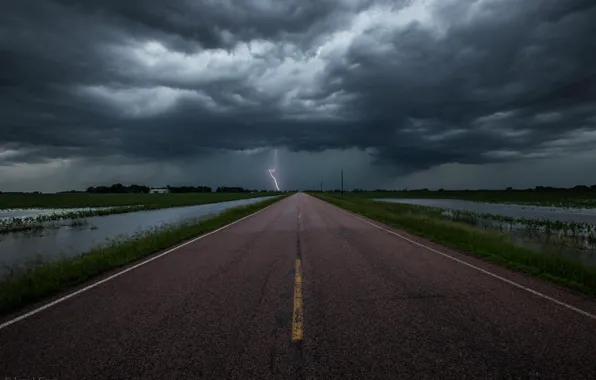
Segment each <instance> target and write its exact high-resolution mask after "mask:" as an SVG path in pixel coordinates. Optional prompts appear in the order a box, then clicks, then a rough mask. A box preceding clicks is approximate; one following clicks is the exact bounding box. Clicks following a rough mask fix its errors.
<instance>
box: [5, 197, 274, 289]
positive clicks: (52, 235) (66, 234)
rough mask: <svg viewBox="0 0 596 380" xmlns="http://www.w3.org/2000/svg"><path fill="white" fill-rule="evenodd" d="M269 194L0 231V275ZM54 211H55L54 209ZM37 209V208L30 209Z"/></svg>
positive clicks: (185, 220) (250, 201)
mask: <svg viewBox="0 0 596 380" xmlns="http://www.w3.org/2000/svg"><path fill="white" fill-rule="evenodd" d="M269 198H271V197H260V198H250V199H240V200H235V201H228V202H220V203H211V204H203V205H197V206H186V207H175V208H166V209H159V210H150V211H138V212H130V213H125V214H114V215H105V216H94V217H89V218H84V219H81V220H76V221H72V220H65V221H61V222H60V224H55V223H54V224H53V225H52V226H49V227H48V228H44V229H38V230H27V231H17V232H8V233H3V234H0V277H1V276H5V275H6V274H8V273H10V271H11V269H16V268H19V267H23V266H26V265H28V264H31V263H34V262H39V261H51V260H52V259H56V258H61V257H72V256H76V255H79V254H81V253H84V252H86V251H88V250H90V249H92V248H94V247H97V246H99V245H101V244H104V243H107V242H108V241H110V240H114V239H125V238H127V237H131V236H133V235H135V234H139V233H142V232H146V231H149V230H151V229H155V228H159V227H163V226H165V225H172V224H178V223H183V222H188V221H192V220H197V219H201V218H205V217H208V216H211V215H214V214H218V213H220V212H222V211H225V210H227V209H230V208H232V207H237V206H242V205H248V204H253V203H257V202H260V201H263V200H265V199H269ZM54 211H55V210H54ZM34 212H39V210H37V211H34Z"/></svg>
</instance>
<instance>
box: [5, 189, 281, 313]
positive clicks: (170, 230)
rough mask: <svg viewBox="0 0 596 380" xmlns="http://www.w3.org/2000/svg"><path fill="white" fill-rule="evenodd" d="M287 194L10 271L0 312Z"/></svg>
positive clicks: (160, 247)
mask: <svg viewBox="0 0 596 380" xmlns="http://www.w3.org/2000/svg"><path fill="white" fill-rule="evenodd" d="M288 195H289V194H287V195H283V196H280V197H275V198H272V199H267V200H264V201H262V202H259V203H255V204H251V205H247V206H240V207H235V208H232V209H230V210H227V211H224V212H223V213H221V214H218V215H217V216H214V217H212V218H209V219H204V220H195V221H192V222H186V223H183V224H175V225H170V226H165V227H162V228H159V229H154V230H151V231H147V232H144V233H142V234H139V235H137V236H134V237H131V238H127V239H125V240H122V241H112V242H110V243H108V244H106V245H104V246H100V247H97V248H94V249H92V250H90V251H89V252H86V253H84V254H82V255H80V256H77V257H75V258H68V259H66V258H65V259H62V260H58V261H52V262H47V263H43V262H41V263H37V264H36V265H31V266H28V267H26V269H22V270H17V271H14V272H12V273H11V274H10V275H9V276H8V277H6V278H5V279H3V280H2V281H1V282H0V313H6V312H9V311H11V310H14V309H15V308H18V307H22V306H24V305H25V304H27V303H30V302H33V301H36V300H39V299H41V298H42V297H47V296H50V295H52V294H55V293H57V292H60V291H63V290H65V289H68V288H69V287H72V286H75V285H77V284H80V283H82V282H84V281H87V280H89V279H91V278H93V277H95V276H97V275H100V274H102V273H104V272H106V271H108V270H110V269H114V268H118V267H121V266H123V265H127V264H130V263H132V262H134V261H136V260H139V259H142V258H144V257H146V256H148V255H151V254H153V253H156V252H159V251H162V250H165V249H166V248H169V247H172V246H174V245H176V244H179V243H182V242H184V241H186V240H189V239H191V238H194V237H196V236H199V235H201V234H204V233H206V232H209V231H213V230H215V229H217V228H220V227H222V226H224V225H226V224H229V223H231V222H233V221H235V220H238V219H240V218H242V217H244V216H247V215H249V214H252V213H254V212H256V211H258V210H260V209H263V208H265V207H267V206H269V205H271V204H273V203H275V202H278V201H279V200H281V199H283V198H285V197H286V196H288Z"/></svg>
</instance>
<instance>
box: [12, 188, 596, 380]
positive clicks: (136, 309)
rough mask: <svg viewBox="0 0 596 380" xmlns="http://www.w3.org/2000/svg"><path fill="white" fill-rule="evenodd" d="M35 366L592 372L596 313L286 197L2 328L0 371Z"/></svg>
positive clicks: (413, 375) (367, 374)
mask: <svg viewBox="0 0 596 380" xmlns="http://www.w3.org/2000/svg"><path fill="white" fill-rule="evenodd" d="M377 224H378V223H377ZM400 234H403V233H400ZM403 235H405V234H403ZM412 239H413V240H415V241H418V242H422V243H423V244H425V245H428V246H430V247H432V248H435V249H438V250H440V251H441V252H444V253H446V254H448V255H450V256H452V257H455V258H458V259H461V260H465V261H466V262H468V263H471V264H473V265H476V266H478V267H481V268H483V269H485V270H488V271H489V272H491V273H494V274H497V275H499V276H502V277H504V278H507V279H509V280H512V281H514V282H515V283H517V284H520V285H522V286H525V287H527V288H530V289H533V290H535V291H538V292H540V293H542V294H545V295H547V296H549V297H553V298H555V299H556V300H559V301H562V302H565V303H568V304H570V305H573V306H575V307H578V308H580V309H582V310H585V311H587V312H588V313H592V314H596V305H595V303H594V302H592V301H589V300H585V299H582V298H581V297H579V296H577V295H574V294H572V293H570V292H567V291H565V290H562V289H559V288H556V287H554V286H551V285H549V284H546V283H544V282H542V281H539V280H534V279H531V278H526V277H524V276H522V275H520V274H517V273H513V272H510V271H508V270H505V269H503V268H499V267H495V266H493V265H490V264H487V263H484V262H482V261H480V260H477V259H474V258H472V257H468V256H465V255H462V254H459V253H457V252H453V251H450V250H448V249H446V248H442V247H437V246H436V245H433V244H431V243H426V242H424V241H422V240H420V239H417V238H412ZM298 257H301V259H302V267H303V304H304V330H303V331H304V340H303V341H302V342H298V343H296V342H291V341H290V338H291V326H292V310H293V292H294V276H295V273H294V265H295V261H296V259H297V258H298ZM10 318H11V317H8V318H6V319H5V320H3V321H0V323H1V322H5V321H6V320H8V319H10ZM41 377H45V378H46V379H52V378H54V379H187V378H188V379H195V378H210V379H268V378H276V379H394V378H404V379H427V378H435V379H446V378H452V379H486V378H494V379H502V378H518V379H531V378H540V379H545V378H549V379H550V378H553V379H554V378H557V379H596V320H595V319H593V318H591V317H590V316H586V315H582V314H580V313H578V312H577V311H574V310H571V309H569V308H567V307H565V306H561V305H559V304H557V303H555V302H553V301H552V300H548V299H545V298H544V297H540V296H538V295H536V294H532V293H531V292H529V291H527V290H524V289H521V288H519V287H516V286H513V285H511V284H509V283H506V282H504V281H502V280H499V279H496V278H494V277H491V276H490V275H488V274H486V273H482V272H480V271H478V270H476V269H474V268H470V267H468V266H466V265H463V264H461V263H458V262H456V261H453V260H451V259H449V258H447V257H444V256H441V255H440V254H437V253H436V252H432V251H430V250H428V249H425V248H422V247H420V246H417V245H415V244H413V243H411V242H408V241H406V240H403V239H401V238H399V237H397V236H394V235H392V234H390V233H388V232H387V231H383V230H381V229H378V228H376V227H374V226H372V225H370V224H368V223H366V222H365V221H363V220H360V219H357V218H356V217H354V216H351V215H349V214H348V213H346V212H345V211H343V210H340V209H338V208H336V207H334V206H331V205H329V204H326V203H324V202H322V201H319V200H317V199H314V198H312V197H309V196H307V195H305V194H297V195H294V196H291V197H289V198H287V199H285V200H283V201H281V202H279V203H277V204H275V205H273V206H271V207H269V208H268V209H266V210H264V211H263V212H261V213H259V214H257V215H254V216H252V217H249V218H247V219H245V220H243V221H241V222H239V223H237V224H234V225H232V226H230V227H229V228H226V229H223V230H221V231H219V232H217V233H215V234H212V235H210V236H207V237H205V238H204V239H201V240H198V241H196V242H194V243H191V244H189V245H186V246H184V247H182V248H180V249H178V250H176V251H173V252H171V253H170V254H168V255H166V256H163V257H161V258H159V259H157V260H155V261H152V262H150V263H148V264H146V265H144V266H141V267H139V268H136V269H134V270H132V271H130V272H128V273H126V274H124V275H122V276H119V277H117V278H115V279H113V280H110V281H108V282H106V283H103V284H101V285H99V286H97V287H94V288H92V289H90V290H88V291H85V292H83V293H81V294H78V295H76V296H74V297H72V298H70V299H68V300H65V301H64V302H60V303H58V304H56V305H55V306H52V307H50V308H48V309H45V310H43V311H41V312H39V313H36V314H34V315H32V316H30V317H28V318H26V319H23V320H21V321H18V322H16V323H14V324H11V325H9V326H7V327H5V328H3V329H1V330H0V380H1V379H5V378H11V379H12V378H18V379H25V378H27V379H33V378H41Z"/></svg>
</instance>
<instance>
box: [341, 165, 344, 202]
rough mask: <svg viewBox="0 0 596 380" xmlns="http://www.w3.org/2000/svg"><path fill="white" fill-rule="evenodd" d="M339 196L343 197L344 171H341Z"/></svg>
mask: <svg viewBox="0 0 596 380" xmlns="http://www.w3.org/2000/svg"><path fill="white" fill-rule="evenodd" d="M341 196H342V197H343V196H344V170H343V169H341Z"/></svg>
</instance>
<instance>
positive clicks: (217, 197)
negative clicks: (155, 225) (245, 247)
mask: <svg viewBox="0 0 596 380" xmlns="http://www.w3.org/2000/svg"><path fill="white" fill-rule="evenodd" d="M277 194H279V193H273V192H263V193H261V192H259V193H215V192H213V193H183V194H86V193H83V194H0V210H1V209H18V208H44V209H51V208H86V207H109V206H137V205H144V206H146V207H152V208H166V207H177V206H189V205H198V204H204V203H215V202H225V201H232V200H236V199H247V198H255V197H264V196H269V195H277Z"/></svg>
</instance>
